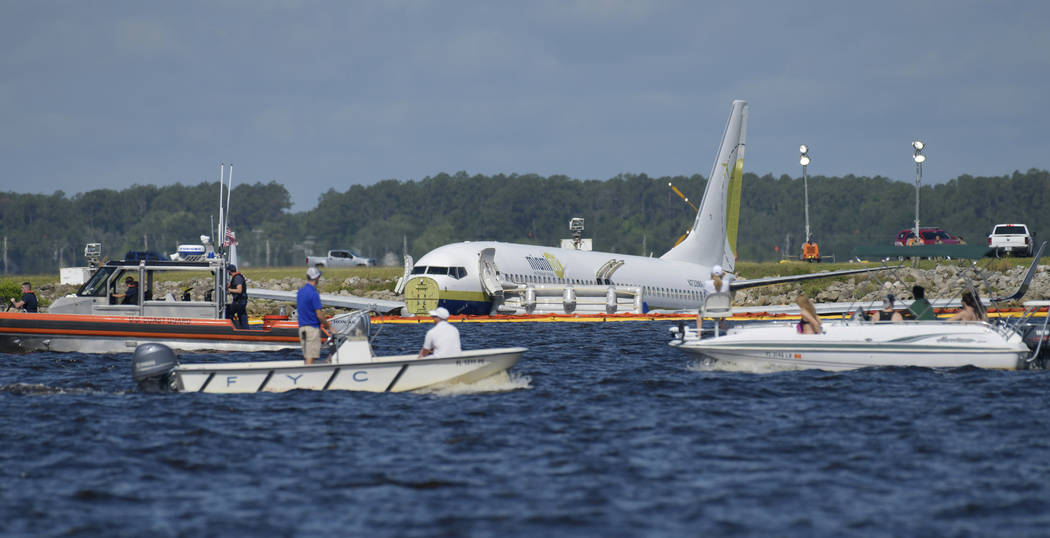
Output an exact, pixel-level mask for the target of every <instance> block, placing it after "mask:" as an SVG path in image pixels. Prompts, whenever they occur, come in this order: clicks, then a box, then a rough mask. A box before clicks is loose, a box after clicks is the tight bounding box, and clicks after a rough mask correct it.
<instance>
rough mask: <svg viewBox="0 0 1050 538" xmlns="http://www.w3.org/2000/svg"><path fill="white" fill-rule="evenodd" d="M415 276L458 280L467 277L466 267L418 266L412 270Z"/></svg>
mask: <svg viewBox="0 0 1050 538" xmlns="http://www.w3.org/2000/svg"><path fill="white" fill-rule="evenodd" d="M412 274H413V275H424V274H425V275H447V276H450V277H452V278H455V279H456V280H459V279H461V278H464V277H466V276H467V268H466V267H441V266H440V265H417V266H415V267H413V268H412Z"/></svg>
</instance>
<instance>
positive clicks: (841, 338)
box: [670, 242, 1050, 371]
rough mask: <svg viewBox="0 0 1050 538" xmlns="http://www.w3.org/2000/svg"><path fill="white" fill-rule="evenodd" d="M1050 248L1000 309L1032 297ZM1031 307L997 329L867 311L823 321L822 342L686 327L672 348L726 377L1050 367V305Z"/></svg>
mask: <svg viewBox="0 0 1050 538" xmlns="http://www.w3.org/2000/svg"><path fill="white" fill-rule="evenodd" d="M1045 248H1046V242H1043V244H1042V245H1041V246H1040V247H1039V252H1038V254H1037V255H1036V258H1035V259H1034V260H1033V262H1032V265H1031V266H1030V267H1029V269H1028V272H1027V273H1026V275H1025V277H1024V279H1023V280H1022V282H1021V285H1020V286H1019V287H1018V289H1017V291H1016V292H1014V293H1013V294H1012V295H1010V296H1008V297H1001V298H995V299H992V302H1003V301H1015V300H1019V299H1020V298H1021V297H1023V296H1024V294H1025V292H1026V291H1027V289H1028V286H1029V284H1030V283H1031V281H1032V278H1033V276H1034V275H1035V272H1036V269H1037V266H1038V262H1039V257H1041V256H1042V254H1043V251H1044V249H1045ZM717 295H719V294H713V295H712V297H711V298H715V297H714V296H717ZM706 304H707V302H705V305H706ZM1024 305H1025V307H1026V309H1025V314H1024V315H1023V316H1022V317H1021V318H1018V319H1015V320H1012V321H1006V320H1002V319H1000V320H996V321H995V322H983V321H972V322H971V321H967V322H962V321H948V320H946V319H935V320H929V321H917V320H914V321H898V322H890V321H886V322H874V323H873V322H870V321H867V320H865V319H864V318H863V313H864V312H863V309H861V310H860V311H859V312H858V313H857V314H858V315H856V316H854V317H847V316H846V315H845V314H844V315H842V316H841V317H840V318H833V319H822V320H821V326H822V329H823V330H822V332H821V333H820V334H803V333H800V332H799V331H798V328H797V324H796V323H794V322H784V321H774V322H764V323H750V324H741V325H737V326H735V327H732V328H730V329H729V330H728V332H726V334H725V335H722V336H718V335H717V332H716V333H715V334H716V336H715V337H714V338H705V339H701V336H702V335H697V334H696V332H695V331H693V330H692V329H690V328H688V327H686V326H685V324H684V323H682V324H680V325H679V326H678V327H677V328H675V327H672V335H673V338H672V341H671V342H670V345H671V346H673V347H676V348H678V349H680V350H682V351H684V352H686V353H690V354H693V355H696V356H697V357H698V358H699V359H700V363H701V366H702V367H704V368H710V369H720V370H722V369H725V370H744V371H776V370H804V369H821V370H851V369H855V368H864V367H868V366H919V367H926V368H951V367H959V366H967V365H971V366H976V367H978V368H991V369H1001V370H1017V369H1029V368H1039V367H1045V365H1046V362H1047V357H1045V353H1040V351H1041V349H1042V347H1043V343H1044V341H1045V340H1046V339H1047V337H1048V335H1050V333H1048V331H1047V321H1048V320H1050V316H1046V317H1043V318H1042V319H1041V320H1039V321H1038V322H1036V314H1037V313H1042V312H1046V310H1047V307H1048V306H1050V302H1047V301H1028V302H1025V303H1024ZM725 315H726V312H722V311H716V312H715V313H714V314H711V316H712V317H715V318H716V321H717V318H718V317H725ZM705 317H706V315H705Z"/></svg>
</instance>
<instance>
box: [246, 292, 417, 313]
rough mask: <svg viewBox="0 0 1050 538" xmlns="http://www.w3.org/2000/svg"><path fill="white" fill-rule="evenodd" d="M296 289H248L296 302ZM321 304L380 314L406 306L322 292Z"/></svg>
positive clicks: (256, 294)
mask: <svg viewBox="0 0 1050 538" xmlns="http://www.w3.org/2000/svg"><path fill="white" fill-rule="evenodd" d="M296 293H297V292H294V291H281V290H265V289H259V288H251V289H249V290H248V297H249V298H252V297H254V298H256V299H269V300H271V301H285V302H290V303H294V302H295V295H296ZM321 304H323V305H325V306H334V307H338V308H353V309H356V310H372V311H374V312H378V313H380V314H387V313H389V312H391V311H394V310H397V309H399V308H404V306H405V303H403V302H401V301H387V300H385V299H373V298H371V297H358V296H356V295H336V294H333V293H322V294H321Z"/></svg>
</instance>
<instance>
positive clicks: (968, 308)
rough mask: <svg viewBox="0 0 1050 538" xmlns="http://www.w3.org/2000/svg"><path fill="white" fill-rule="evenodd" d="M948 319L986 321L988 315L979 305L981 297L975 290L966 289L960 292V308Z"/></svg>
mask: <svg viewBox="0 0 1050 538" xmlns="http://www.w3.org/2000/svg"><path fill="white" fill-rule="evenodd" d="M948 321H988V315H987V314H986V313H985V312H984V306H983V305H981V298H980V297H979V296H978V295H977V292H973V291H966V292H963V294H962V308H960V309H959V311H958V312H956V313H955V315H954V316H952V317H950V318H948Z"/></svg>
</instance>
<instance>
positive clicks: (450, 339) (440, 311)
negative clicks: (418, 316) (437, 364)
mask: <svg viewBox="0 0 1050 538" xmlns="http://www.w3.org/2000/svg"><path fill="white" fill-rule="evenodd" d="M427 313H428V314H430V317H431V318H432V319H433V320H434V327H433V328H431V329H430V330H429V331H427V336H426V338H424V339H423V349H420V350H419V357H420V358H423V357H426V356H427V355H430V356H431V357H447V356H449V355H459V352H460V351H461V349H460V347H459V330H458V329H456V328H455V327H453V326H452V324H451V323H449V322H448V310H447V309H445V307H443V306H439V307H437V308H435V309H433V310H431V311H430V312H427Z"/></svg>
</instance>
